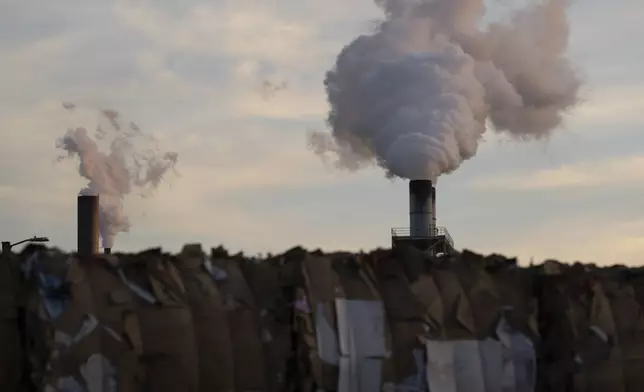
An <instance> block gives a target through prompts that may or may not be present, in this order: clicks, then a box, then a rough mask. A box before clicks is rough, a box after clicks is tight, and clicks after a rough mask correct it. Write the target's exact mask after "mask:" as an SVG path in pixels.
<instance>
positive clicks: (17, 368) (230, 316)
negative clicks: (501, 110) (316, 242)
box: [0, 245, 644, 392]
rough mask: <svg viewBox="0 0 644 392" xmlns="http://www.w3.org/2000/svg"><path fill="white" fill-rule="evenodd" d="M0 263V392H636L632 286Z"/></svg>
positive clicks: (581, 280)
mask: <svg viewBox="0 0 644 392" xmlns="http://www.w3.org/2000/svg"><path fill="white" fill-rule="evenodd" d="M1 260H2V262H1V263H0V280H1V281H0V341H1V342H0V346H1V350H0V391H3V392H5V391H6V392H12V391H31V390H33V391H47V392H49V391H65V392H67V391H69V392H76V391H87V392H94V391H101V392H111V391H115V392H116V391H119V392H135V391H146V392H147V391H154V392H166V391H167V392H171V391H172V392H175V391H186V392H197V391H203V392H219V391H221V392H224V391H228V392H232V391H239V392H250V391H262V392H278V391H306V392H312V391H342V392H345V391H346V392H376V391H428V390H429V391H431V392H436V391H438V392H443V391H445V392H497V391H498V392H528V391H548V392H562V391H563V392H566V391H575V392H577V391H579V392H593V391H598V392H599V391H602V392H603V391H615V392H634V391H642V390H644V319H643V316H642V306H644V273H643V272H642V271H641V270H638V269H629V268H626V267H619V266H617V267H611V268H598V267H595V266H587V265H582V264H576V265H564V264H560V263H557V262H555V261H547V262H545V263H544V264H542V265H539V266H530V267H525V268H519V267H518V266H517V264H516V260H514V259H507V258H504V257H502V256H498V255H492V256H488V257H483V256H480V255H477V254H474V253H471V252H467V251H465V252H463V253H460V254H453V255H448V256H443V257H439V258H434V257H428V256H425V255H423V254H422V253H420V252H419V251H417V250H415V249H413V248H400V249H396V251H395V252H393V251H390V250H376V251H373V252H371V253H368V254H350V253H332V254H323V253H322V252H319V251H318V252H308V251H306V250H304V249H302V248H294V249H291V250H289V251H288V252H286V253H284V254H282V255H278V256H274V257H269V258H267V259H264V260H258V259H254V258H247V257H244V256H243V255H241V254H239V255H232V256H231V255H229V254H228V253H227V252H226V251H225V250H224V249H223V248H216V249H212V250H211V253H210V254H209V255H206V254H204V252H203V251H202V248H201V246H200V245H187V246H185V247H184V249H183V251H182V252H181V253H180V254H178V255H170V254H165V253H163V252H162V251H161V250H160V249H151V250H148V251H145V252H142V253H139V254H135V255H133V254H113V255H103V256H94V257H83V258H79V257H78V256H76V255H70V254H64V253H61V252H59V251H57V250H54V249H47V248H38V247H33V246H31V247H28V248H26V249H25V250H24V251H23V252H22V253H21V254H19V255H13V254H3V255H2V259H1Z"/></svg>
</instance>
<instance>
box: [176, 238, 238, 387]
mask: <svg viewBox="0 0 644 392" xmlns="http://www.w3.org/2000/svg"><path fill="white" fill-rule="evenodd" d="M175 265H176V266H177V268H178V270H179V272H180V273H181V277H182V279H183V284H184V286H185V288H186V294H187V299H188V304H189V306H190V311H191V312H192V320H193V328H194V338H195V343H196V347H197V353H198V357H199V390H200V391H203V392H227V391H234V390H235V377H234V361H233V346H232V342H231V339H230V336H231V335H230V328H229V323H228V312H227V309H226V307H225V304H224V295H223V294H222V292H221V290H219V287H217V284H216V281H217V280H220V279H223V278H225V276H223V271H220V270H216V269H214V268H215V267H213V266H212V265H211V264H209V263H208V260H207V258H206V255H205V254H204V253H203V251H202V249H201V246H200V245H198V244H193V245H186V246H185V247H184V248H183V250H182V251H181V253H180V254H179V255H178V257H177V258H176V260H175Z"/></svg>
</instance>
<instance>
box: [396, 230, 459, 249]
mask: <svg viewBox="0 0 644 392" xmlns="http://www.w3.org/2000/svg"><path fill="white" fill-rule="evenodd" d="M391 236H392V237H394V238H395V237H404V238H426V236H421V237H419V236H412V235H411V230H410V228H409V227H394V228H392V229H391ZM434 237H445V241H447V243H448V244H449V245H450V246H451V247H454V240H452V236H451V235H449V232H448V231H447V229H446V228H444V227H435V228H433V229H432V228H430V229H429V238H434Z"/></svg>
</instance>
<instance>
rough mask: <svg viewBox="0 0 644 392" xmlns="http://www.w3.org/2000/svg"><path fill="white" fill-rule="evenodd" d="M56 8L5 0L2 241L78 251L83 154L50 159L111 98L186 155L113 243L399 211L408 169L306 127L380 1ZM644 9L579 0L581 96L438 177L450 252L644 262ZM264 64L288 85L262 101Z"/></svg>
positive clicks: (232, 0)
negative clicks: (354, 152)
mask: <svg viewBox="0 0 644 392" xmlns="http://www.w3.org/2000/svg"><path fill="white" fill-rule="evenodd" d="M524 1H525V0H524ZM519 2H520V1H519V0H505V1H495V2H492V3H493V4H494V5H493V7H495V8H494V11H495V12H497V13H498V12H502V11H503V7H502V6H499V4H505V6H506V7H507V5H508V4H510V5H511V4H518V3H519ZM53 3H54V2H43V1H36V0H0V9H2V11H1V12H0V64H1V65H2V73H0V130H1V132H2V139H1V141H0V164H1V165H2V169H3V170H2V172H0V238H2V239H3V240H4V239H8V240H19V239H22V238H24V237H27V236H31V235H35V234H36V235H47V236H49V237H50V238H51V239H52V241H53V242H54V243H55V244H56V245H59V246H62V247H63V248H66V249H72V248H74V247H75V233H76V227H75V222H76V216H75V200H76V194H77V192H78V190H79V189H80V188H81V187H82V186H83V185H84V184H85V182H84V181H83V180H82V179H81V178H80V177H79V176H78V174H77V172H76V167H75V164H73V163H71V162H67V163H62V164H57V165H53V164H52V162H53V160H54V159H55V157H56V156H57V151H56V150H55V148H54V142H55V139H56V138H57V137H59V136H61V135H62V134H63V133H64V131H65V128H66V126H67V125H69V124H68V120H66V113H65V112H64V111H63V110H62V109H61V108H60V102H61V101H63V100H70V101H74V102H77V103H79V104H81V105H84V106H86V107H112V108H115V109H117V110H119V111H121V112H122V113H123V114H124V115H125V116H126V117H127V118H129V119H132V120H134V121H135V122H137V124H139V126H140V127H141V128H142V129H143V130H144V131H146V132H148V133H153V134H154V135H155V136H158V137H159V138H161V139H162V142H163V143H164V145H165V146H169V147H171V148H172V149H174V150H176V151H177V152H178V153H179V166H178V170H179V173H180V175H181V176H180V177H176V178H172V179H171V180H170V181H169V182H168V183H167V184H166V185H164V186H162V187H161V188H160V189H159V190H158V191H157V193H156V194H155V196H154V197H153V198H150V199H146V200H141V199H139V198H136V197H134V198H131V199H128V200H126V208H127V211H128V213H129V215H130V218H131V219H132V223H133V227H132V229H131V231H130V233H126V234H120V235H119V236H117V238H116V243H115V248H118V249H125V250H135V249H141V248H144V247H148V246H156V245H162V246H163V247H164V248H166V249H168V250H177V249H178V248H179V247H180V246H181V245H182V244H183V243H186V242H192V241H199V242H202V243H203V244H204V245H206V246H210V245H213V246H214V245H217V244H219V243H223V244H224V245H226V246H228V247H229V248H232V249H233V250H238V249H243V250H245V251H247V252H250V253H253V252H266V251H273V252H275V251H281V250H284V249H286V248H288V247H291V246H294V245H298V244H303V245H305V246H307V247H310V248H317V247H322V248H324V249H328V250H331V249H349V250H357V249H361V248H363V249H370V248H373V247H376V246H388V245H389V243H390V232H389V229H390V227H392V226H405V225H406V224H407V217H408V215H407V213H408V210H407V209H408V198H407V184H406V182H404V181H394V182H391V181H389V180H387V179H385V178H384V176H383V174H382V173H381V172H380V171H379V170H377V169H373V170H365V171H362V172H360V173H346V172H338V171H335V170H332V169H328V168H326V167H325V166H324V165H323V164H322V163H321V162H320V160H319V159H318V158H317V157H316V156H315V155H313V154H312V153H311V152H310V151H308V150H307V148H306V132H307V130H308V129H322V128H323V127H324V118H325V116H326V110H327V104H326V100H325V95H324V89H323V85H322V80H323V77H324V72H325V71H326V70H327V69H328V68H329V67H330V66H331V64H332V63H333V61H334V58H335V55H336V54H337V53H338V51H339V50H340V49H341V48H342V47H343V46H344V45H345V44H347V43H348V42H350V40H351V39H353V38H354V37H355V36H356V35H357V34H359V33H361V32H366V31H368V29H369V28H370V20H373V19H374V18H375V17H377V16H378V15H379V11H378V10H377V9H376V7H374V6H373V4H372V1H371V0H324V1H323V0H307V1H303V0H272V1H270V2H267V1H260V0H228V1H225V0H211V1H203V2H197V1H145V0H137V1H121V0H117V1H110V2H98V1H88V2H83V5H79V4H80V3H79V2H77V1H71V0H69V1H68V0H59V1H56V2H55V3H56V4H55V5H54V4H53ZM643 14H644V3H642V2H641V0H616V1H611V2H608V1H599V0H585V1H577V2H575V5H574V6H573V7H572V8H571V11H570V19H571V33H572V37H571V50H570V53H571V56H572V58H573V59H574V61H575V63H576V64H577V66H578V67H579V68H580V69H582V71H583V75H584V77H585V79H586V86H585V88H584V90H583V96H584V99H585V103H584V104H583V105H581V106H580V107H578V108H577V109H576V110H575V111H574V112H572V113H571V114H570V115H569V116H568V118H567V120H566V127H565V129H561V130H559V132H558V133H557V135H556V136H555V137H554V138H553V139H552V140H550V141H549V142H548V143H539V144H531V145H528V144H521V145H518V144H515V143H509V142H505V141H503V140H499V139H498V138H495V137H487V142H486V143H484V144H483V145H482V146H481V148H480V151H479V153H478V155H477V156H476V157H474V158H473V159H471V160H469V161H467V162H465V164H464V165H463V166H462V168H461V169H460V170H458V171H457V172H456V173H454V174H452V175H450V176H446V177H442V178H441V180H440V182H439V187H438V202H437V203H438V211H439V223H440V225H441V226H447V228H448V229H449V231H450V232H451V234H452V236H453V237H454V239H455V241H456V244H457V246H458V247H459V248H468V249H472V250H475V251H480V252H485V253H489V252H501V253H504V254H506V255H516V256H519V257H520V258H521V259H522V260H524V261H528V260H529V259H530V257H534V258H535V260H541V259H543V258H546V257H557V258H561V259H565V260H577V259H579V260H583V261H597V262H603V263H614V262H615V263H631V264H633V263H639V261H640V260H642V259H644V257H643V256H641V255H644V199H642V197H641V195H642V191H643V190H644V115H643V114H644V72H643V71H642V70H643V69H644V68H643V67H642V63H644V45H643V44H642V37H644V25H643V24H642V23H641V15H643ZM262 78H269V79H270V80H272V81H276V82H279V81H281V80H286V81H287V82H288V84H289V88H288V89H287V90H284V91H280V92H279V93H278V94H276V95H275V96H274V97H273V98H272V99H271V100H269V101H264V100H263V99H262V96H261V94H260V92H259V86H260V84H261V81H262Z"/></svg>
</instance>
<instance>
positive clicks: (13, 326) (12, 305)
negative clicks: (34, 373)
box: [0, 244, 25, 392]
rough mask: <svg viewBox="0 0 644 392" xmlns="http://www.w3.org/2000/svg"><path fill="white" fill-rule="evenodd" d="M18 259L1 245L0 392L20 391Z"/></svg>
mask: <svg viewBox="0 0 644 392" xmlns="http://www.w3.org/2000/svg"><path fill="white" fill-rule="evenodd" d="M17 271H18V259H17V257H16V255H14V254H13V253H11V247H10V246H9V245H8V244H3V249H2V254H0V391H8V392H14V391H16V392H17V391H20V390H21V389H20V388H21V384H22V383H21V381H22V380H21V378H22V374H23V368H22V366H21V365H22V364H23V359H22V358H23V357H24V355H25V352H24V350H23V347H22V345H21V333H20V327H21V326H20V322H19V312H18V309H19V308H20V306H21V304H20V298H19V284H20V281H19V279H17V274H16V272H17Z"/></svg>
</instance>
